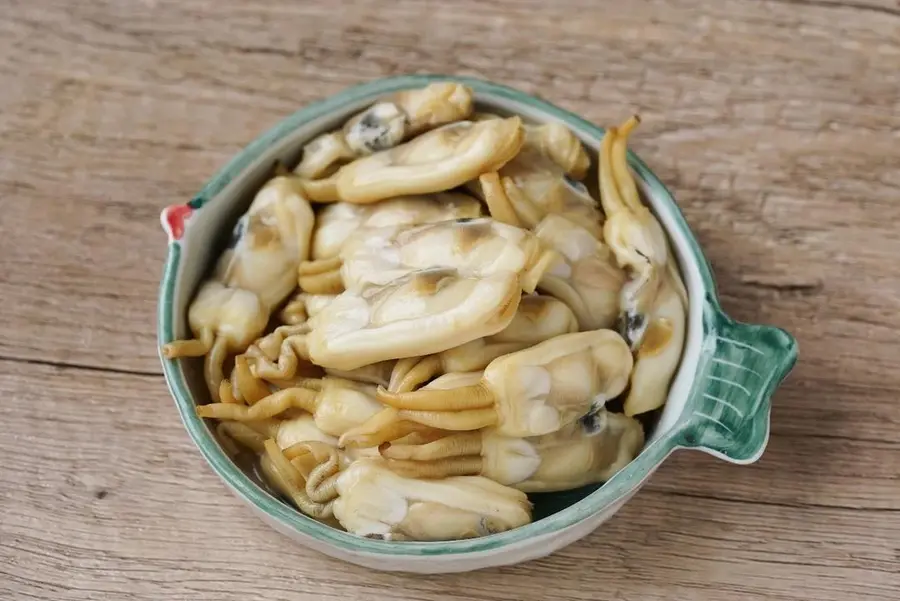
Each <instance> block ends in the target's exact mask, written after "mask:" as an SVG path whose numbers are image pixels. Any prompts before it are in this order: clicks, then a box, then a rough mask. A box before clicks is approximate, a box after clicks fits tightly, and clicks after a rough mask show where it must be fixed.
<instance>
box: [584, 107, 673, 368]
mask: <svg viewBox="0 0 900 601" xmlns="http://www.w3.org/2000/svg"><path fill="white" fill-rule="evenodd" d="M638 123H640V120H639V119H638V117H637V116H634V117H631V118H630V119H628V121H626V122H625V123H624V124H623V125H622V126H620V127H611V128H609V129H607V130H606V134H605V135H604V136H603V141H602V145H601V148H600V201H601V203H602V205H603V211H604V212H605V213H606V218H607V219H606V223H605V224H604V226H603V236H604V240H605V241H606V243H607V244H608V245H609V247H610V248H611V249H612V251H613V253H614V254H615V257H616V260H617V261H618V263H619V266H620V267H622V268H623V269H625V270H627V271H628V273H629V276H630V277H629V281H628V282H627V284H626V285H625V286H624V287H623V289H622V295H621V301H620V303H621V309H622V313H623V314H622V322H623V324H622V328H623V331H624V336H625V338H626V340H628V343H629V344H630V345H631V347H632V348H633V349H635V350H637V348H639V347H640V344H641V340H642V339H643V336H644V333H645V332H646V330H647V327H648V325H649V324H648V320H647V313H648V312H649V310H650V307H651V306H652V305H653V302H654V299H655V297H656V294H657V289H658V287H659V283H660V280H661V276H662V272H663V271H666V269H667V262H668V260H669V256H668V254H669V252H668V241H667V240H666V235H665V233H664V232H663V229H662V226H661V225H660V224H659V221H657V220H656V217H654V215H653V213H651V212H650V210H649V209H648V208H647V207H646V206H644V204H643V203H642V202H641V198H640V195H639V194H638V189H637V184H636V182H635V180H634V177H632V175H631V171H630V170H629V169H628V157H627V150H628V147H627V142H628V135H629V134H630V133H631V131H632V130H633V129H634V128H635V127H636V126H637V125H638Z"/></svg>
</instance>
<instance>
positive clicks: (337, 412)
mask: <svg viewBox="0 0 900 601" xmlns="http://www.w3.org/2000/svg"><path fill="white" fill-rule="evenodd" d="M292 409H299V410H302V411H305V412H307V413H309V414H311V415H312V416H313V418H314V420H315V424H316V427H318V428H319V430H321V431H322V432H324V433H325V434H328V435H330V436H340V435H342V434H343V433H344V432H346V431H347V430H349V429H351V428H354V427H357V426H359V425H361V424H363V423H364V422H365V421H366V420H368V419H369V418H371V417H372V416H374V415H375V414H376V413H378V412H379V411H380V410H381V409H382V406H381V404H379V403H378V401H376V400H375V387H374V386H371V385H365V384H361V383H359V382H353V381H351V380H343V379H340V378H330V377H329V378H322V379H321V380H310V381H309V382H307V383H305V385H304V386H297V387H294V388H286V389H284V390H279V391H278V392H274V393H272V394H271V395H269V396H268V397H266V398H264V399H262V400H260V401H258V402H256V403H255V404H253V405H251V406H246V405H241V404H236V403H211V404H208V405H199V406H198V407H197V415H199V416H200V417H209V418H216V419H223V420H233V421H240V422H250V421H252V422H256V421H259V420H265V419H269V418H272V417H276V416H279V415H282V414H284V413H285V412H288V411H290V410H292Z"/></svg>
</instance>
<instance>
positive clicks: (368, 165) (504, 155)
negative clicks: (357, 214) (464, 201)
mask: <svg viewBox="0 0 900 601" xmlns="http://www.w3.org/2000/svg"><path fill="white" fill-rule="evenodd" d="M524 137H525V135H524V131H523V129H522V120H521V119H520V118H519V117H511V118H509V119H491V120H488V121H480V122H478V123H472V122H471V121H458V122H456V123H451V124H450V125H444V126H443V127H440V128H438V129H435V130H432V131H429V132H427V133H424V134H422V135H420V136H419V137H417V138H414V139H412V140H411V141H409V142H406V143H404V144H401V145H399V146H396V147H394V148H391V149H390V150H382V151H381V152H376V153H375V154H372V155H369V156H367V157H364V158H361V159H357V160H355V161H353V162H352V163H348V164H346V165H344V166H343V167H341V168H340V169H338V171H337V172H336V173H335V174H334V175H332V176H331V177H328V178H326V179H321V180H308V181H305V182H304V190H305V191H306V193H307V195H308V197H309V198H310V199H311V200H313V201H315V202H335V201H345V202H352V203H358V204H367V203H372V202H376V201H379V200H384V199H386V198H392V197H395V196H405V195H410V194H430V193H434V192H443V191H446V190H450V189H452V188H455V187H457V186H460V185H462V184H464V183H466V182H467V181H469V180H472V179H475V178H477V177H478V176H479V175H481V174H482V173H487V172H490V171H496V170H497V169H499V168H500V167H502V166H503V165H504V164H506V163H507V162H508V161H509V160H510V159H512V158H513V157H514V156H515V155H516V154H517V153H518V152H519V149H520V148H521V147H522V143H523V140H524Z"/></svg>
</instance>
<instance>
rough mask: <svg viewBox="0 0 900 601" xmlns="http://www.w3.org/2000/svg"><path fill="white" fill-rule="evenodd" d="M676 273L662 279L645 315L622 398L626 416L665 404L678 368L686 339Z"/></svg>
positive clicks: (681, 299) (663, 275)
mask: <svg viewBox="0 0 900 601" xmlns="http://www.w3.org/2000/svg"><path fill="white" fill-rule="evenodd" d="M676 278H679V276H678V273H677V272H675V271H674V270H669V271H667V272H666V273H663V274H662V276H661V280H662V281H661V282H660V284H659V286H658V288H657V292H656V297H655V298H654V300H653V304H652V306H651V307H650V310H649V313H647V314H646V319H647V322H648V324H649V325H648V326H647V329H646V332H645V333H644V337H643V340H642V341H641V345H640V347H639V348H638V350H637V354H636V356H635V360H634V371H632V373H631V388H630V389H629V391H628V396H627V397H625V406H624V410H625V414H626V415H638V414H640V413H646V412H648V411H652V410H654V409H657V408H659V407H662V406H663V405H664V404H665V402H666V397H667V396H668V393H669V384H670V383H671V382H672V378H673V377H674V375H675V371H676V370H677V369H678V363H679V360H680V359H681V351H682V348H683V347H684V336H685V327H686V324H685V320H686V316H685V306H684V301H683V297H682V295H681V293H680V289H679V286H683V284H682V283H681V281H680V280H676Z"/></svg>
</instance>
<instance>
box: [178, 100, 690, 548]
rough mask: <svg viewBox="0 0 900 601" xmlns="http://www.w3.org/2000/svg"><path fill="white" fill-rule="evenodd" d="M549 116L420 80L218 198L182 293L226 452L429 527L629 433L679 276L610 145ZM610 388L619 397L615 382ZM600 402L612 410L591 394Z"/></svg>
mask: <svg viewBox="0 0 900 601" xmlns="http://www.w3.org/2000/svg"><path fill="white" fill-rule="evenodd" d="M637 124H638V120H637V118H636V117H632V118H631V119H629V120H628V121H626V122H625V123H624V124H623V125H621V126H620V127H614V128H610V129H609V130H607V133H606V135H605V137H604V138H603V141H602V148H601V151H600V153H599V157H597V159H596V160H597V165H596V167H597V169H596V172H597V173H599V182H598V183H599V186H598V187H599V196H600V197H599V200H598V199H595V198H593V197H592V195H591V193H590V192H589V191H588V187H587V186H586V185H585V184H584V183H582V181H583V180H584V178H586V177H587V174H588V173H589V171H590V167H591V163H592V157H591V156H589V154H588V152H587V151H586V149H585V147H584V146H583V145H582V143H581V142H580V141H579V140H578V139H577V138H576V137H575V135H574V134H572V132H570V131H569V130H568V129H567V128H566V127H564V126H562V125H560V124H557V123H548V124H543V125H534V124H529V123H525V122H523V120H522V119H521V118H520V117H518V116H511V117H509V116H500V115H494V114H480V113H476V112H474V106H473V99H472V91H471V90H470V89H468V88H467V87H465V86H463V85H460V84H457V83H435V84H432V85H429V86H427V87H425V88H422V89H415V90H408V91H403V92H400V93H397V94H395V95H393V96H391V97H388V98H384V99H383V100H381V101H379V102H377V103H376V104H374V105H372V106H371V107H369V108H368V109H366V110H364V111H363V112H361V113H360V114H358V115H356V116H354V117H352V118H351V119H349V120H348V121H347V122H346V124H344V126H343V127H342V128H341V129H339V130H336V131H333V132H329V133H326V134H324V135H321V136H319V137H317V138H315V139H314V140H312V141H310V142H309V143H307V144H306V146H305V147H304V149H303V154H302V160H301V161H300V163H299V164H298V165H297V166H296V168H295V169H294V170H293V171H292V172H291V171H288V170H287V169H286V168H284V167H281V168H280V170H277V171H276V174H275V176H274V177H273V178H272V179H270V180H269V181H268V182H267V183H266V184H265V185H263V187H262V188H261V189H260V190H259V191H258V193H257V194H256V196H255V198H254V200H253V202H252V204H251V205H250V207H249V210H248V211H247V212H246V214H244V215H243V216H242V217H241V219H240V221H239V222H238V224H237V226H236V228H235V231H234V235H233V236H232V242H231V244H230V245H229V248H228V249H227V250H226V251H225V252H224V254H223V255H222V256H221V257H220V259H219V260H218V262H217V264H216V266H215V269H214V271H213V273H212V275H211V276H210V277H209V278H208V279H207V280H206V281H205V282H203V284H202V285H201V286H200V289H199V290H198V292H197V294H196V297H195V298H194V300H193V302H192V304H191V305H190V309H189V312H188V316H187V318H188V323H189V325H190V329H191V332H192V334H193V338H191V339H190V340H178V341H174V342H171V343H169V344H166V345H165V346H164V347H163V349H162V351H163V353H164V355H165V356H166V357H168V358H177V357H203V360H204V365H205V369H204V374H205V379H206V383H207V385H208V387H209V393H210V396H211V401H212V402H210V403H209V404H206V405H202V406H198V407H197V413H198V415H200V416H201V417H204V418H210V419H214V420H216V424H217V426H216V427H217V433H218V434H219V435H220V439H221V441H222V444H223V446H225V448H226V450H228V451H229V452H230V453H232V454H233V455H237V454H239V453H248V452H249V453H253V454H255V458H256V459H257V461H256V466H257V467H258V470H259V473H261V474H262V476H263V477H264V478H265V480H266V481H267V483H268V484H269V485H270V486H271V487H272V488H273V489H274V490H276V491H278V492H279V493H280V494H282V495H283V496H284V497H285V498H286V499H289V500H290V501H291V502H292V503H293V504H294V505H296V507H297V508H298V509H299V510H300V511H302V512H303V513H305V514H306V515H308V516H310V517H311V518H314V519H317V520H322V521H324V522H326V523H328V524H330V525H333V526H335V527H340V528H343V529H345V530H346V531H347V532H351V533H353V534H357V535H360V536H367V537H374V538H383V539H386V540H423V541H427V540H449V539H460V538H469V537H476V536H483V535H487V534H491V533H495V532H501V531H505V530H509V529H511V528H516V527H518V526H522V525H524V524H526V523H528V522H530V521H531V519H532V511H531V509H532V508H531V503H530V502H529V500H528V497H527V494H526V493H532V492H550V491H561V490H567V489H573V488H577V487H581V486H585V485H588V484H597V483H602V482H605V481H606V480H608V479H609V478H611V477H612V476H613V474H615V473H616V472H617V471H618V470H620V469H621V468H623V467H624V466H625V465H627V464H628V462H629V461H631V460H632V459H633V458H634V457H635V456H636V455H637V454H638V452H639V451H640V449H641V448H642V446H643V444H644V429H643V426H642V423H641V421H639V420H638V419H636V418H635V416H638V415H639V414H647V413H649V412H652V411H654V410H657V409H659V408H660V407H661V406H662V405H663V404H664V403H665V400H666V396H667V393H668V388H669V384H670V381H671V380H672V377H673V374H674V373H675V370H676V367H677V365H678V362H679V359H680V356H681V351H682V346H683V342H684V333H685V311H686V304H687V303H686V295H685V292H684V285H683V283H682V280H681V276H680V275H679V272H678V270H677V267H676V265H675V264H674V260H673V258H672V254H671V251H670V248H669V242H668V240H667V238H666V236H665V234H664V232H663V230H662V228H661V226H660V224H659V223H658V222H657V220H656V218H655V217H654V215H653V214H652V213H651V212H650V211H649V209H648V208H647V207H646V206H645V205H644V204H643V202H642V200H641V198H640V196H639V193H638V188H637V185H636V183H635V181H634V179H633V176H632V174H631V172H630V171H629V169H628V166H627V161H626V144H627V140H628V136H629V134H630V133H631V132H632V130H633V129H634V127H635V126H636V125H637ZM612 401H615V402H612ZM607 403H610V406H611V407H616V408H618V409H617V410H616V411H614V410H612V409H610V408H607Z"/></svg>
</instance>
